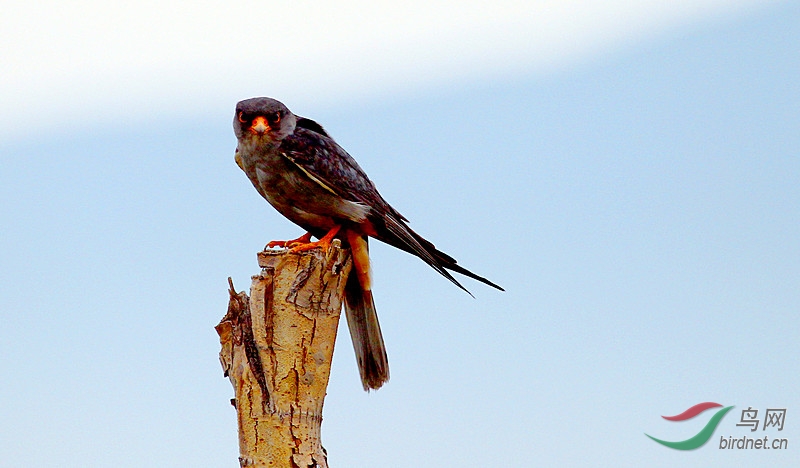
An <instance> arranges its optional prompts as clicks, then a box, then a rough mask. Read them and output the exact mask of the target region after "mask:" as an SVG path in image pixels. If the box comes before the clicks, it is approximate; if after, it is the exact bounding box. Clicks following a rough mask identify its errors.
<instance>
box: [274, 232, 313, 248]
mask: <svg viewBox="0 0 800 468" xmlns="http://www.w3.org/2000/svg"><path fill="white" fill-rule="evenodd" d="M310 242H311V233H310V232H307V233H305V234H303V235H302V236H300V237H298V238H297V239H292V240H286V241H281V240H274V241H269V242H268V243H267V245H266V246H265V247H264V250H267V249H274V248H275V247H281V248H284V249H290V248H293V247H295V246H299V245H304V244H308V243H310Z"/></svg>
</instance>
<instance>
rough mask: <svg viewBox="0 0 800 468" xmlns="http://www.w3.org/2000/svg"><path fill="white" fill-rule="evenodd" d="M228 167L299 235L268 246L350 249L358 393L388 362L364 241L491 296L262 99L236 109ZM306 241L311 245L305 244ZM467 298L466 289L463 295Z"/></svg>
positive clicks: (349, 310)
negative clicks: (341, 245) (232, 162)
mask: <svg viewBox="0 0 800 468" xmlns="http://www.w3.org/2000/svg"><path fill="white" fill-rule="evenodd" d="M233 130H234V132H235V133H236V138H237V139H238V140H239V143H238V146H237V147H236V163H237V164H238V165H239V167H241V168H242V170H243V171H244V172H245V173H246V174H247V177H249V178H250V181H251V182H252V183H253V185H254V186H255V188H256V190H257V191H258V193H260V194H261V195H262V196H263V197H264V198H266V199H267V201H268V202H269V203H270V204H271V205H272V206H274V207H275V209H277V210H278V211H279V212H280V213H281V214H282V215H284V216H285V217H287V218H288V219H289V220H290V221H292V222H293V223H295V224H297V225H298V226H300V227H302V228H303V229H305V230H306V231H307V233H306V234H305V235H303V236H301V237H300V238H298V239H294V240H291V241H273V242H270V243H269V244H268V247H276V246H278V247H287V248H291V249H293V250H295V251H301V250H308V249H313V248H317V247H322V248H326V249H327V247H328V246H330V242H331V241H332V240H333V239H334V238H339V239H341V240H342V241H344V242H345V243H346V244H347V245H349V246H350V250H351V253H352V256H353V266H354V270H355V272H356V274H355V275H350V277H349V278H348V279H347V283H346V285H345V301H344V303H345V314H346V316H347V324H348V327H349V328H350V336H351V338H352V340H353V346H354V347H355V351H356V359H357V360H358V368H359V372H360V374H361V382H362V384H363V385H364V389H365V390H369V389H377V388H380V386H381V385H383V383H384V382H386V381H387V380H389V364H388V361H387V359H386V348H385V347H384V344H383V337H382V336H381V329H380V325H379V324H378V315H377V314H376V312H375V303H374V302H373V300H372V280H371V278H372V274H371V271H370V264H369V253H368V246H367V239H368V238H369V237H374V238H375V239H378V240H380V241H383V242H385V243H387V244H389V245H392V246H394V247H397V248H399V249H402V250H405V251H406V252H409V253H411V254H413V255H416V256H417V257H419V258H421V259H422V260H423V261H424V262H425V263H427V264H428V265H430V266H431V267H433V269H434V270H436V271H438V272H439V273H440V274H441V275H442V276H444V277H445V278H447V279H448V280H450V281H451V282H453V283H454V284H455V285H456V286H458V287H459V288H461V289H463V290H464V291H467V290H466V288H464V286H462V285H461V283H459V282H458V281H457V280H456V279H455V278H454V277H453V276H452V275H451V274H450V272H449V271H448V270H450V271H454V272H457V273H460V274H462V275H465V276H469V277H470V278H474V279H476V280H478V281H480V282H482V283H485V284H488V285H489V286H492V287H494V288H497V289H499V290H501V291H502V290H503V288H501V287H500V286H498V285H496V284H494V283H492V282H491V281H489V280H488V279H486V278H483V277H481V276H478V275H476V274H475V273H472V272H471V271H469V270H467V269H465V268H463V267H461V266H459V265H457V264H456V261H455V259H453V258H452V257H450V256H449V255H447V254H445V253H444V252H441V251H439V250H437V249H436V247H434V245H433V244H431V243H430V242H428V241H427V240H425V239H423V238H422V236H420V235H419V234H417V233H416V232H414V231H412V230H411V228H409V227H408V225H406V222H407V221H408V220H406V218H404V217H403V215H401V214H400V213H398V212H397V210H395V209H394V208H392V207H391V206H390V205H389V203H387V202H386V200H384V199H383V197H381V195H380V194H379V193H378V190H377V189H376V188H375V184H373V183H372V181H371V180H369V178H368V177H367V174H365V173H364V171H363V170H362V169H361V167H359V166H358V164H357V163H356V161H355V160H354V159H353V158H352V157H351V156H350V155H349V154H347V152H346V151H345V150H344V149H342V147H341V146H339V145H338V144H337V143H336V142H335V141H333V138H331V137H330V135H328V133H327V132H326V131H325V130H324V129H323V128H322V126H321V125H319V124H318V123H316V122H315V121H313V120H311V119H306V118H303V117H299V116H296V115H294V114H292V112H291V111H289V109H287V108H286V106H285V105H283V104H282V103H280V102H278V101H276V100H274V99H270V98H265V97H260V98H253V99H247V100H245V101H241V102H239V103H238V104H237V105H236V115H235V116H234V118H233ZM311 236H314V237H316V238H317V239H319V241H317V242H311ZM467 293H469V291H467Z"/></svg>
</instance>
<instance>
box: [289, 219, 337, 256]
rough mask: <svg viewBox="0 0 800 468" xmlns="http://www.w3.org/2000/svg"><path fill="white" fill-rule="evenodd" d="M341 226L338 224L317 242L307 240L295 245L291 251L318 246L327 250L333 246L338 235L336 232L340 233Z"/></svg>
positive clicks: (300, 250)
mask: <svg viewBox="0 0 800 468" xmlns="http://www.w3.org/2000/svg"><path fill="white" fill-rule="evenodd" d="M341 228H342V227H341V226H339V225H336V226H334V227H332V228H331V230H330V231H328V233H327V234H325V236H324V237H323V238H322V239H320V240H318V241H316V242H306V243H303V244H299V245H295V246H294V247H292V248H291V249H289V252H293V253H294V252H305V251H306V250H313V249H317V248H320V249H323V250H324V251H326V252H327V251H328V249H330V247H331V242H332V241H333V238H334V236H336V234H338V233H339V229H341ZM309 236H310V234H309Z"/></svg>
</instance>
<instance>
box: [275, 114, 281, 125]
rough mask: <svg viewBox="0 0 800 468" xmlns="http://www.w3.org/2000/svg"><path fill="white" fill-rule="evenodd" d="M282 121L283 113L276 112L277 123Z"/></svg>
mask: <svg viewBox="0 0 800 468" xmlns="http://www.w3.org/2000/svg"><path fill="white" fill-rule="evenodd" d="M280 121H281V114H275V123H279V122H280Z"/></svg>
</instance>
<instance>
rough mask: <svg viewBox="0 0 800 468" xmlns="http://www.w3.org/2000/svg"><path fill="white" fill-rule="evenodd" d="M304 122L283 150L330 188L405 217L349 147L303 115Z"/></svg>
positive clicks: (378, 210) (294, 161)
mask: <svg viewBox="0 0 800 468" xmlns="http://www.w3.org/2000/svg"><path fill="white" fill-rule="evenodd" d="M299 122H302V123H303V126H299V125H298V127H297V128H296V129H295V132H294V134H293V135H291V136H288V137H286V138H284V139H283V141H282V142H281V146H280V148H279V151H280V153H281V154H282V155H283V156H284V157H286V158H287V159H288V160H289V161H291V162H292V163H294V164H295V165H296V166H297V167H298V168H299V169H300V170H302V171H303V172H304V173H305V174H306V175H307V176H309V177H310V178H311V179H312V180H314V181H315V182H316V183H317V184H319V185H320V186H321V187H322V188H323V189H325V190H326V191H328V192H331V193H334V194H336V195H337V196H339V197H341V198H343V199H344V200H348V201H352V202H357V203H361V204H364V205H367V206H369V207H370V208H371V209H372V210H375V211H377V212H379V213H380V212H386V213H391V214H392V215H394V216H397V217H399V218H401V219H405V218H403V217H402V215H400V213H397V212H396V211H395V210H394V209H393V208H392V207H391V206H389V204H388V203H387V202H386V200H384V199H383V197H381V195H380V194H379V193H378V190H377V189H376V188H375V184H373V183H372V181H371V180H369V177H367V174H366V173H365V172H364V170H363V169H361V167H360V166H359V165H358V163H357V162H356V161H355V159H353V157H352V156H350V155H349V154H347V151H345V150H344V148H342V147H341V146H339V145H338V144H337V143H336V142H335V141H333V139H332V138H330V137H328V136H327V133H324V134H323V133H320V131H321V132H324V130H323V129H322V127H321V126H320V125H319V124H317V123H316V122H314V121H313V120H310V119H303V118H301V119H300V120H299Z"/></svg>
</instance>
